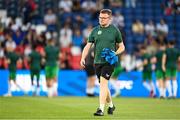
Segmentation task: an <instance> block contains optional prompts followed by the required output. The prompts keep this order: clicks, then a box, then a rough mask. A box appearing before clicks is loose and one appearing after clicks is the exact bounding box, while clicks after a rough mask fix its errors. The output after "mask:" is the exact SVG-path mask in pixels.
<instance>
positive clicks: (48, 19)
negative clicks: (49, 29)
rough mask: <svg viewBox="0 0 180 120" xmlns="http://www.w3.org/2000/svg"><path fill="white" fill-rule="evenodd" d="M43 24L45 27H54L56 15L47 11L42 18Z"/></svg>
mask: <svg viewBox="0 0 180 120" xmlns="http://www.w3.org/2000/svg"><path fill="white" fill-rule="evenodd" d="M44 22H45V24H47V25H55V24H56V15H55V14H54V13H53V10H52V9H48V10H47V13H46V14H45V16H44Z"/></svg>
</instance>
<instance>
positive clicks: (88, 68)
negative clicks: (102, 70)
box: [85, 65, 95, 77]
mask: <svg viewBox="0 0 180 120" xmlns="http://www.w3.org/2000/svg"><path fill="white" fill-rule="evenodd" d="M85 71H86V73H87V76H88V77H91V76H94V75H95V68H94V66H93V65H86V66H85Z"/></svg>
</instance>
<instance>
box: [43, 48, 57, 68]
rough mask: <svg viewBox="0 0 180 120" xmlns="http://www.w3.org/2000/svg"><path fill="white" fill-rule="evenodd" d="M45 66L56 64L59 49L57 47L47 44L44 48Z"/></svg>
mask: <svg viewBox="0 0 180 120" xmlns="http://www.w3.org/2000/svg"><path fill="white" fill-rule="evenodd" d="M45 52H46V66H57V60H58V54H59V50H58V48H57V47H55V46H52V45H48V46H46V48H45Z"/></svg>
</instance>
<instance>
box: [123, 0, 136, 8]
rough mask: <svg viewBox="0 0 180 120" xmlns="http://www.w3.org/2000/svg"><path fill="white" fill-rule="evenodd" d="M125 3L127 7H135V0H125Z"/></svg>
mask: <svg viewBox="0 0 180 120" xmlns="http://www.w3.org/2000/svg"><path fill="white" fill-rule="evenodd" d="M125 5H126V7H127V8H129V7H133V8H135V7H136V0H125Z"/></svg>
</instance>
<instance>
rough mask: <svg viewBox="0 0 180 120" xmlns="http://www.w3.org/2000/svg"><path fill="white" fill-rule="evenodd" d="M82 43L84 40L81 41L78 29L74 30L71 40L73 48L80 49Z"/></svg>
mask: <svg viewBox="0 0 180 120" xmlns="http://www.w3.org/2000/svg"><path fill="white" fill-rule="evenodd" d="M83 41H84V39H83V36H82V34H81V31H80V29H75V30H74V35H73V39H72V44H73V46H77V47H79V48H81V47H82V45H83Z"/></svg>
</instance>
